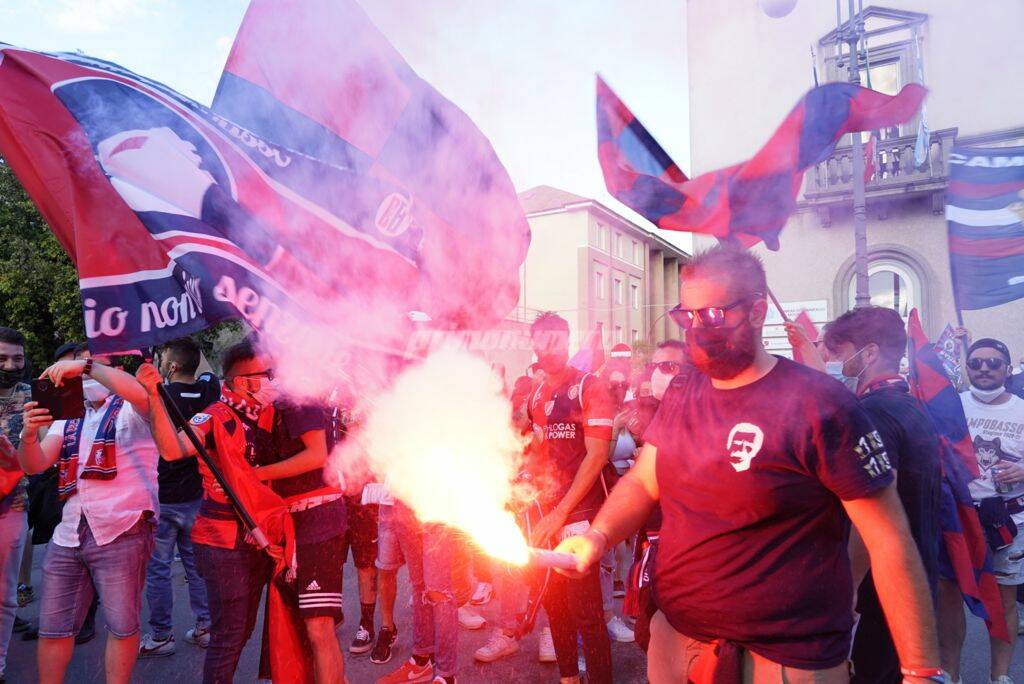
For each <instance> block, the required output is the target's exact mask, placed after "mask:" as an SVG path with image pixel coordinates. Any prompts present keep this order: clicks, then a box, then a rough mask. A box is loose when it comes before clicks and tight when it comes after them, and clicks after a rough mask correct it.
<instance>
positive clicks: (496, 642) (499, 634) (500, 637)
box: [473, 629, 519, 663]
mask: <svg viewBox="0 0 1024 684" xmlns="http://www.w3.org/2000/svg"><path fill="white" fill-rule="evenodd" d="M518 650H519V642H518V641H516V640H515V639H513V638H512V637H510V636H509V635H507V634H505V632H503V631H502V630H500V629H496V630H494V633H493V634H492V635H491V638H490V639H489V640H488V641H487V643H486V644H484V645H483V646H481V647H480V648H478V649H476V652H474V653H473V657H474V658H476V659H477V660H479V661H480V662H481V663H493V662H494V661H495V660H499V659H501V658H504V657H505V656H510V655H512V654H513V653H515V652H516V651H518Z"/></svg>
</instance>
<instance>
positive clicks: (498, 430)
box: [334, 348, 529, 565]
mask: <svg viewBox="0 0 1024 684" xmlns="http://www.w3.org/2000/svg"><path fill="white" fill-rule="evenodd" d="M367 414H368V415H367V419H366V422H365V423H364V424H363V425H362V426H361V427H360V428H358V429H357V431H356V433H355V434H354V435H353V437H354V438H353V439H351V440H346V443H345V444H344V448H343V449H342V450H341V451H340V453H336V454H335V456H334V465H335V468H337V469H338V470H339V471H347V470H350V468H351V467H352V466H354V465H355V464H356V462H357V461H358V460H360V459H361V458H365V459H366V465H367V466H368V467H369V469H370V471H371V472H372V473H374V474H375V475H376V476H377V477H378V478H379V479H380V480H382V481H383V482H385V483H386V485H387V487H388V490H389V491H390V492H391V494H392V495H393V496H394V497H395V498H396V499H399V500H401V501H402V502H403V503H405V504H406V505H407V506H409V507H410V508H411V509H412V510H413V511H414V512H415V514H416V517H417V518H419V519H420V520H421V521H422V522H436V523H444V524H445V525H449V526H451V527H454V528H457V529H459V530H461V531H463V532H465V533H466V534H468V535H469V536H470V537H471V538H472V540H473V541H474V542H475V543H476V544H477V545H478V546H479V547H480V548H481V549H483V551H484V552H485V553H487V554H489V555H491V556H494V557H495V558H499V559H501V560H504V561H506V562H509V563H514V564H516V565H525V564H526V563H527V562H528V561H529V549H528V547H527V545H526V541H525V539H524V538H523V534H522V532H521V531H520V530H519V527H518V526H517V525H516V523H515V519H514V517H513V515H512V513H511V512H510V511H509V510H508V509H507V508H506V504H508V503H509V501H510V500H511V499H512V485H511V481H512V479H513V477H514V476H515V474H516V471H517V469H518V466H519V461H520V457H521V454H522V447H523V445H522V441H521V438H520V436H519V435H518V433H517V431H516V430H515V429H514V428H513V426H512V424H511V409H510V406H509V401H508V398H507V397H506V396H505V395H504V393H503V388H502V385H501V380H500V379H499V378H498V377H497V376H496V375H495V374H494V372H493V371H492V370H491V368H490V366H489V364H488V363H487V361H485V360H484V359H482V358H480V357H477V356H474V355H472V354H470V353H469V352H467V351H464V350H459V349H449V348H446V349H441V350H439V351H437V352H434V353H433V354H431V355H430V356H429V357H427V359H426V360H424V361H423V362H422V363H420V364H417V365H415V366H412V367H410V368H408V369H406V370H405V371H404V372H402V373H401V374H400V375H399V376H398V377H397V378H396V379H395V382H394V384H393V385H392V387H391V388H390V389H389V390H388V391H386V392H385V393H384V394H382V395H381V396H379V397H378V398H377V400H376V402H375V403H374V404H373V405H372V406H369V407H368V411H367Z"/></svg>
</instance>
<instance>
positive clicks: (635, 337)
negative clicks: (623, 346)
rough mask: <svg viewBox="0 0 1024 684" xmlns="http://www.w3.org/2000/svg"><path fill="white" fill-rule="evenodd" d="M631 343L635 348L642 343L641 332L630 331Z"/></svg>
mask: <svg viewBox="0 0 1024 684" xmlns="http://www.w3.org/2000/svg"><path fill="white" fill-rule="evenodd" d="M629 341H630V343H632V345H633V346H634V347H635V346H636V345H638V344H639V343H640V331H639V330H635V329H634V330H630V331H629Z"/></svg>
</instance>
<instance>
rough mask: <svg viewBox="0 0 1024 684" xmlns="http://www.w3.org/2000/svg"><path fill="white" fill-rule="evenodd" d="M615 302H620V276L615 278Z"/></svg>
mask: <svg viewBox="0 0 1024 684" xmlns="http://www.w3.org/2000/svg"><path fill="white" fill-rule="evenodd" d="M614 287H615V303H616V304H622V280H621V279H620V278H616V279H615V286H614Z"/></svg>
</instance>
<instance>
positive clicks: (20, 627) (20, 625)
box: [11, 615, 31, 632]
mask: <svg viewBox="0 0 1024 684" xmlns="http://www.w3.org/2000/svg"><path fill="white" fill-rule="evenodd" d="M29 627H31V625H30V624H29V623H28V620H22V619H21V618H20V617H18V616H17V615H15V616H14V627H12V628H11V630H12V631H14V632H24V631H25V630H27V629H28V628H29Z"/></svg>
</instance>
